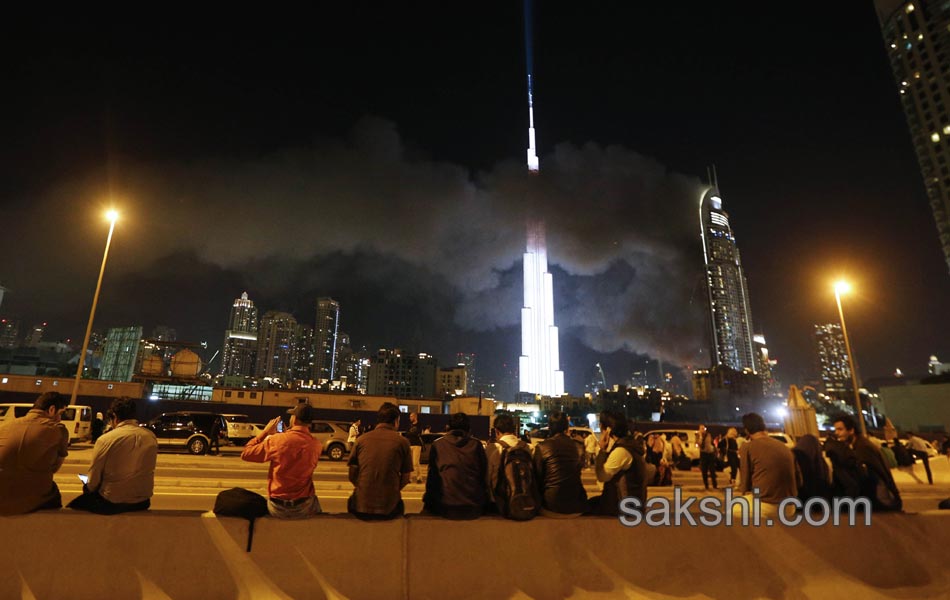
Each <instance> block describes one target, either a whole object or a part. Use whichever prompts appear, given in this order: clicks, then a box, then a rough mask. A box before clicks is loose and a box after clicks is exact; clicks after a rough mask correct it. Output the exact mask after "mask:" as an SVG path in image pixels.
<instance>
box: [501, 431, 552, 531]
mask: <svg viewBox="0 0 950 600" xmlns="http://www.w3.org/2000/svg"><path fill="white" fill-rule="evenodd" d="M498 444H499V445H501V447H502V448H503V449H502V451H501V461H500V465H499V472H498V483H497V485H496V489H495V490H494V491H495V500H496V502H497V503H498V510H499V512H501V514H502V515H504V516H505V517H507V518H509V519H512V520H514V521H528V520H530V519H533V518H534V517H536V516H537V515H538V512H539V511H540V510H541V495H540V494H539V493H538V485H537V481H536V479H535V474H534V466H533V464H532V461H531V450H530V448H529V446H528V445H527V444H526V443H524V442H521V441H519V442H518V444H517V445H515V446H509V445H508V444H506V443H505V442H502V441H499V442H498Z"/></svg>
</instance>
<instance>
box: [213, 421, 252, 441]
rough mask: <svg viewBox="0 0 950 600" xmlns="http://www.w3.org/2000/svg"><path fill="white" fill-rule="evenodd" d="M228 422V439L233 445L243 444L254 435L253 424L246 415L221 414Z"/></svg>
mask: <svg viewBox="0 0 950 600" xmlns="http://www.w3.org/2000/svg"><path fill="white" fill-rule="evenodd" d="M221 416H222V417H224V419H225V420H226V421H227V422H228V439H229V440H230V441H231V443H232V444H234V445H235V446H243V445H244V444H246V443H247V442H248V440H250V439H251V438H252V437H254V426H253V425H252V424H251V419H250V418H249V417H248V416H247V415H221Z"/></svg>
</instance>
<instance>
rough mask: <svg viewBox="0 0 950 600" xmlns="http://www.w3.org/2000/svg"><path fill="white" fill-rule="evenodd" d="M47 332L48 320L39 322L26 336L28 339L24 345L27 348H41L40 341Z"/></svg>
mask: <svg viewBox="0 0 950 600" xmlns="http://www.w3.org/2000/svg"><path fill="white" fill-rule="evenodd" d="M45 333H46V322H45V321H44V322H42V323H37V324H36V325H34V326H33V327H32V328H31V329H30V333H29V334H27V336H26V341H25V342H24V344H23V345H24V346H26V347H27V348H39V347H40V343H41V342H42V341H43V335H44V334H45Z"/></svg>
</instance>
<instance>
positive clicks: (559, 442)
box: [534, 411, 587, 518]
mask: <svg viewBox="0 0 950 600" xmlns="http://www.w3.org/2000/svg"><path fill="white" fill-rule="evenodd" d="M548 427H549V429H550V431H551V437H549V438H548V439H546V440H544V441H543V442H541V443H540V444H538V445H537V447H535V449H534V469H535V474H536V475H537V477H538V484H539V485H540V488H541V489H540V491H541V514H542V515H545V516H548V517H561V518H570V517H579V516H580V515H581V514H583V513H584V511H585V510H587V492H586V491H585V490H584V484H583V483H582V482H581V470H582V469H583V468H584V444H582V443H580V442H578V441H577V440H574V439H571V438H570V436H568V429H569V427H570V426H569V423H568V420H567V415H566V414H564V413H562V412H560V411H554V412H553V413H551V416H550V417H548Z"/></svg>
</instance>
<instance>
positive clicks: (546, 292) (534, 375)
mask: <svg viewBox="0 0 950 600" xmlns="http://www.w3.org/2000/svg"><path fill="white" fill-rule="evenodd" d="M518 360H519V362H518V366H519V372H520V379H521V385H520V387H519V389H520V391H522V392H528V393H531V394H540V395H542V396H561V395H563V394H564V372H563V371H560V370H559V369H560V365H559V357H558V339H557V327H556V326H555V325H554V281H553V278H552V277H551V274H550V273H548V253H547V246H546V244H545V239H544V223H541V222H535V223H530V224H529V225H528V244H527V251H526V252H525V254H524V308H522V309H521V357H520V358H519V359H518Z"/></svg>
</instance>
